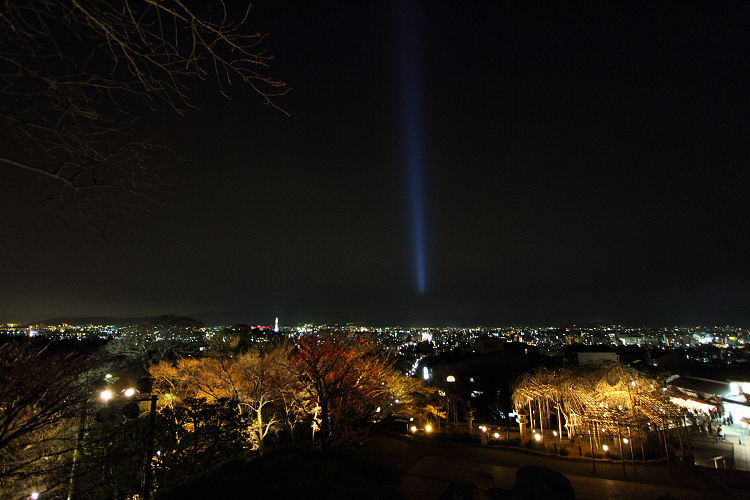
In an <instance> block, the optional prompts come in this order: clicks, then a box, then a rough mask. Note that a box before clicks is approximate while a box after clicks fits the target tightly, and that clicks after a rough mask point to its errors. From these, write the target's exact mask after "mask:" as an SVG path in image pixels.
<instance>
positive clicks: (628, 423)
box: [513, 363, 684, 437]
mask: <svg viewBox="0 0 750 500" xmlns="http://www.w3.org/2000/svg"><path fill="white" fill-rule="evenodd" d="M671 397H672V394H671V393H670V392H669V391H668V390H666V389H665V388H663V387H662V385H661V384H660V383H659V382H658V381H656V380H653V379H649V378H648V377H645V376H643V375H642V374H640V373H638V372H637V371H636V370H633V369H631V368H629V367H626V366H625V365H623V364H621V363H608V364H607V363H605V364H601V365H596V366H594V367H573V368H566V369H562V370H559V371H557V372H551V371H548V370H545V369H540V370H539V371H537V372H536V373H529V374H525V375H523V376H522V377H521V378H520V379H519V380H518V381H517V383H516V387H515V390H514V392H513V404H514V406H515V408H516V411H517V412H522V411H523V412H525V413H527V414H529V415H531V418H532V419H533V421H534V422H538V423H539V424H540V426H541V427H545V426H546V427H547V428H549V427H550V423H551V418H552V415H553V414H556V415H558V416H559V422H558V425H559V426H560V429H561V430H562V428H563V427H564V428H567V431H568V436H569V437H570V436H573V435H575V434H585V433H591V434H594V435H596V436H598V435H618V434H619V433H620V432H622V430H623V429H631V430H633V431H635V432H636V433H644V434H645V433H647V432H648V431H649V429H650V428H662V429H663V430H664V429H669V428H672V427H674V428H680V427H681V426H682V425H683V424H684V418H683V417H684V415H683V414H682V412H681V411H680V409H679V408H678V407H677V406H676V405H675V404H673V403H672V402H671V401H670V398H671ZM532 425H533V423H532Z"/></svg>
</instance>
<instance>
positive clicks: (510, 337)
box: [0, 322, 750, 364]
mask: <svg viewBox="0 0 750 500" xmlns="http://www.w3.org/2000/svg"><path fill="white" fill-rule="evenodd" d="M45 323H46V322H45ZM45 323H40V324H31V325H20V324H6V325H2V326H0V334H4V335H10V336H18V335H21V336H29V337H34V336H42V337H47V338H51V339H61V340H62V339H71V340H73V339H77V340H83V339H101V340H111V339H117V338H119V337H121V336H127V335H128V334H129V333H132V332H133V331H135V330H137V329H142V328H143V327H144V324H140V323H139V324H132V325H112V324H109V325H106V324H72V323H71V324H67V323H60V324H45ZM145 326H148V325H147V324H146V325H145ZM235 326H236V327H240V328H243V329H245V330H248V331H252V332H254V333H253V338H254V340H255V341H258V342H263V341H264V340H268V339H270V338H272V335H278V334H282V335H284V336H287V337H289V338H296V337H299V336H301V335H303V334H306V333H318V332H325V331H333V330H337V331H341V330H345V331H351V332H358V333H367V334H369V335H372V336H374V337H375V338H376V339H377V340H378V341H379V343H380V344H381V345H383V346H384V347H385V348H388V349H391V350H395V351H396V350H397V351H398V352H399V353H400V354H402V355H405V356H408V355H409V354H422V355H425V354H435V355H440V354H446V353H451V352H455V353H470V352H475V351H476V346H477V341H478V340H479V339H497V340H498V341H499V342H503V343H521V344H526V345H528V346H531V347H533V348H534V351H535V353H538V354H539V355H541V356H549V357H553V358H554V357H561V356H562V355H563V351H565V350H566V348H567V349H568V350H569V349H570V346H601V347H610V348H613V349H617V348H622V349H626V350H627V349H633V348H645V349H656V350H659V349H668V350H670V351H672V350H674V351H676V352H679V353H680V354H681V355H682V356H683V357H684V358H685V359H688V360H694V361H698V362H701V363H709V364H710V363H722V364H723V363H747V362H750V358H749V357H748V355H749V354H750V352H748V350H747V349H746V346H747V345H748V344H750V329H748V328H739V327H732V326H710V327H702V326H695V327H661V328H654V327H637V328H629V327H624V326H619V325H606V326H605V325H586V326H579V325H572V326H570V327H554V326H548V327H526V326H523V327H522V326H511V327H495V328H491V327H476V328H437V327H435V328H407V327H401V326H393V327H366V326H361V325H353V324H346V325H319V324H305V325H296V326H282V327H279V326H278V323H277V324H276V325H273V326H267V325H235ZM228 328H229V329H231V328H232V326H231V325H226V326H210V327H201V328H196V329H195V330H196V331H195V333H196V338H199V337H200V336H207V337H211V336H213V335H215V334H217V333H219V332H221V331H222V330H225V329H228ZM164 330H165V328H164V327H163V326H161V327H157V326H154V327H153V332H152V333H153V334H154V335H155V336H157V337H158V336H159V335H164V334H165V332H164ZM183 338H184V337H183Z"/></svg>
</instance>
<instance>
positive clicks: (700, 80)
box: [0, 0, 750, 326]
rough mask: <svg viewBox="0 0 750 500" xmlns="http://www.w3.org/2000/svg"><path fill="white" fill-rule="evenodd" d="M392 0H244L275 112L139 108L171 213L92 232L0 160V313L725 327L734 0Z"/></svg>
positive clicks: (749, 266) (741, 112) (745, 97)
mask: <svg viewBox="0 0 750 500" xmlns="http://www.w3.org/2000/svg"><path fill="white" fill-rule="evenodd" d="M405 3H407V2H405ZM412 3H413V6H412V8H413V11H412V12H413V17H412V18H409V17H407V18H404V17H403V16H405V15H407V14H408V11H409V9H408V8H407V7H404V3H402V2H396V1H395V0H394V1H391V2H302V1H300V2H289V1H276V0H274V1H265V0H258V1H257V2H255V3H254V8H253V11H252V12H253V13H254V15H255V16H256V17H255V19H256V21H255V22H256V24H257V27H258V29H259V30H260V31H268V32H269V33H270V36H269V37H268V39H267V41H266V43H267V46H268V50H269V52H271V53H273V54H274V55H275V57H276V59H275V60H274V61H273V66H272V68H271V69H270V73H271V74H272V75H273V76H275V77H278V78H280V79H282V80H284V81H286V82H288V84H289V86H290V87H291V90H290V91H289V93H288V94H287V95H285V96H283V97H280V98H278V99H276V101H275V102H276V103H277V104H278V105H279V106H281V107H282V108H283V109H284V110H285V111H286V112H288V113H289V115H290V116H286V115H285V114H283V113H281V112H279V111H278V110H276V109H274V108H273V107H271V106H264V105H263V104H262V100H261V99H260V98H259V97H258V96H257V94H254V93H252V92H250V91H239V90H236V91H235V90H234V89H233V90H232V92H233V93H232V97H233V99H232V100H231V101H227V100H225V99H223V98H222V97H220V96H216V95H215V92H214V91H213V90H212V89H211V88H210V86H209V87H206V88H202V87H198V86H197V85H196V88H195V90H194V95H195V102H196V103H197V104H198V105H199V106H200V108H201V109H200V110H193V111H190V112H188V114H187V116H186V117H184V118H181V117H179V116H176V115H175V114H174V113H170V112H168V111H163V112H161V113H154V114H152V115H149V116H144V117H143V120H142V123H143V127H144V129H145V130H155V131H158V132H159V133H160V134H161V135H162V137H163V138H164V140H165V141H166V142H167V143H169V144H171V146H172V148H173V149H174V151H175V152H176V153H177V155H178V156H179V157H180V158H182V160H183V161H180V162H173V167H172V168H171V169H170V170H168V171H166V172H165V174H164V175H167V176H168V178H169V179H170V180H173V181H174V182H175V184H176V185H175V186H174V187H172V188H170V189H169V191H170V192H171V194H170V195H165V200H167V201H169V202H170V203H172V204H174V206H173V207H171V208H168V207H164V206H161V205H159V204H153V203H149V202H141V201H140V200H138V201H136V202H134V205H136V206H139V204H140V207H141V208H143V209H144V210H137V211H136V212H137V215H136V216H135V217H134V218H133V219H130V220H129V224H128V225H129V228H128V229H127V230H123V231H122V234H120V235H117V236H116V237H114V238H112V239H110V240H108V241H105V240H102V239H100V238H96V237H95V236H92V235H86V234H85V231H83V234H81V233H82V232H81V231H75V230H68V229H67V227H63V226H52V227H50V226H45V227H43V228H41V229H36V230H34V229H33V227H32V226H31V222H33V214H34V213H35V212H37V211H38V210H37V209H36V207H37V205H36V202H37V201H38V200H36V199H35V198H34V194H35V193H34V186H38V184H39V183H38V181H37V179H36V178H32V179H31V180H29V179H26V178H25V177H24V174H21V173H20V172H12V171H10V170H9V169H8V168H7V167H4V170H3V172H2V176H3V179H4V182H5V183H6V187H5V189H4V190H3V191H5V197H4V200H5V201H4V202H3V205H5V206H4V207H3V212H2V213H3V217H4V218H5V221H4V222H3V229H4V230H5V231H6V234H15V235H18V234H21V235H22V237H21V238H10V237H8V239H7V243H6V247H8V249H9V250H8V253H9V254H10V257H9V256H7V255H6V256H5V257H4V258H0V277H1V278H0V321H2V322H28V321H36V320H42V319H45V318H54V317H61V316H67V317H70V316H120V317H124V316H148V315H159V314H167V313H174V314H181V315H191V314H196V313H202V312H209V311H217V312H227V311H238V312H243V313H244V315H243V316H242V317H241V318H240V317H239V315H238V320H240V319H242V320H243V321H252V322H255V323H259V324H273V320H274V318H275V317H277V316H278V317H279V320H280V323H281V324H282V325H292V324H297V323H303V322H310V321H314V322H316V323H323V322H325V323H339V324H341V323H347V322H356V323H364V324H368V325H402V326H479V325H484V326H504V325H513V324H527V325H550V324H555V325H561V326H562V325H566V324H572V323H593V322H603V323H607V324H624V325H630V326H640V325H655V326H656V325H659V326H671V325H728V324H729V325H735V326H750V307H748V306H749V305H750V258H748V246H749V245H750V226H749V223H750V197H749V196H750V189H748V188H749V187H750V185H749V183H748V179H749V178H750V176H749V175H748V158H750V155H749V154H748V153H750V151H749V149H750V126H749V122H748V120H749V119H750V29H749V28H748V27H749V26H750V4H748V3H747V2H733V1H727V2H720V3H710V4H709V3H703V4H702V5H701V6H700V7H699V6H698V4H697V3H696V4H693V3H691V2H654V3H652V2H648V3H646V2H643V3H641V2H598V3H596V4H589V5H587V6H574V5H570V4H568V3H567V2H543V3H537V2H516V3H517V5H515V6H506V5H504V4H505V3H506V2H489V1H487V2H472V1H465V2H455V1H453V2H446V1H422V2H419V1H417V0H414V1H413V2H412ZM399 19H400V21H399ZM214 90H215V89H214ZM415 162H417V163H418V165H415V164H414V163H415ZM415 168H416V169H418V171H416V172H415V170H414V169H415ZM178 183H179V184H178ZM415 204H416V205H415ZM415 207H416V208H415ZM415 210H416V211H415ZM415 213H417V214H419V213H421V214H422V217H421V218H420V221H419V224H418V225H416V224H415V218H414V214H415ZM418 226H419V227H421V228H422V233H420V234H422V238H423V248H424V256H423V262H424V267H423V274H420V268H419V266H418V264H417V262H418V259H417V255H416V251H415V232H417V229H418ZM420 276H423V280H424V282H423V285H424V291H423V292H422V291H421V290H420ZM248 318H249V319H248Z"/></svg>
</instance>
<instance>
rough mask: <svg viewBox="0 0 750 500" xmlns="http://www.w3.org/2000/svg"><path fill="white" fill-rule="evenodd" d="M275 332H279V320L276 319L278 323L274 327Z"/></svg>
mask: <svg viewBox="0 0 750 500" xmlns="http://www.w3.org/2000/svg"><path fill="white" fill-rule="evenodd" d="M273 331H274V332H276V333H278V332H279V318H276V323H274V325H273Z"/></svg>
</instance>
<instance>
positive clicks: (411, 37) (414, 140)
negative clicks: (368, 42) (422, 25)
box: [397, 0, 427, 294]
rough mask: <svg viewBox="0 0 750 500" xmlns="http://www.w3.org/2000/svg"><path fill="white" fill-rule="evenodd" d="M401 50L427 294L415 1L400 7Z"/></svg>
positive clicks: (407, 156) (417, 248)
mask: <svg viewBox="0 0 750 500" xmlns="http://www.w3.org/2000/svg"><path fill="white" fill-rule="evenodd" d="M397 14H398V42H399V44H398V51H399V56H400V57H399V75H400V81H399V83H400V85H399V88H400V90H401V92H400V94H401V95H400V97H401V120H402V133H403V142H404V161H405V162H406V168H407V173H408V177H409V195H410V209H411V210H410V212H411V230H412V238H413V243H414V264H415V266H416V267H415V270H416V278H417V289H418V290H419V293H422V294H423V293H425V290H426V289H427V283H426V277H425V276H426V270H425V269H426V264H425V230H424V226H425V224H424V221H425V213H424V168H423V162H422V159H423V155H422V123H421V116H422V107H421V97H422V91H421V86H420V80H421V77H420V74H419V43H418V42H419V37H418V32H417V12H416V6H415V2H414V1H411V0H403V1H400V2H399V7H398V13H397Z"/></svg>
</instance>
